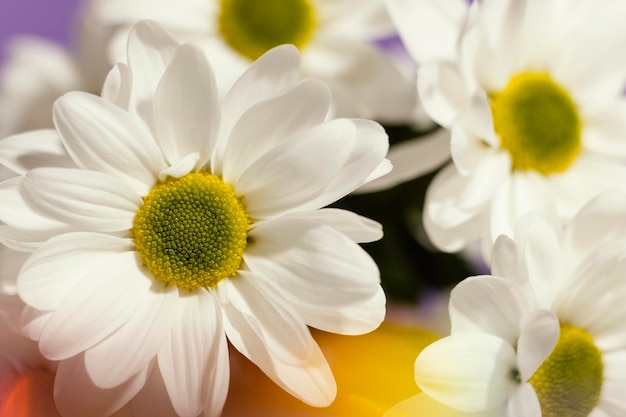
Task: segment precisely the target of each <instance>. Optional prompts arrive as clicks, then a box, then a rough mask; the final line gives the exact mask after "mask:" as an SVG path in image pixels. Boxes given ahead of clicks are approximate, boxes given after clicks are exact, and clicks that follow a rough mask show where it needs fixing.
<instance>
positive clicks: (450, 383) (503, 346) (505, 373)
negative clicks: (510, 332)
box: [415, 333, 517, 412]
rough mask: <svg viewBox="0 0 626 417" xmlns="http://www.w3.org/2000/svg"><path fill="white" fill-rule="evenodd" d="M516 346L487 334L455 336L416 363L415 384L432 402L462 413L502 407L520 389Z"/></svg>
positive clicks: (428, 350)
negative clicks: (514, 371) (510, 395)
mask: <svg viewBox="0 0 626 417" xmlns="http://www.w3.org/2000/svg"><path fill="white" fill-rule="evenodd" d="M515 367H516V362H515V351H514V350H513V347H512V346H511V345H509V344H508V343H506V342H505V341H504V340H502V339H500V338H499V337H496V336H493V335H490V334H487V333H456V334H452V335H450V336H448V337H445V338H443V339H440V340H438V341H436V342H434V343H433V344H431V345H430V346H427V347H426V348H425V349H424V350H423V351H422V352H421V353H420V354H419V356H418V357H417V359H416V360H415V381H416V382H417V385H419V387H420V388H421V389H422V391H424V392H425V393H426V394H428V395H429V396H430V397H432V398H433V399H435V400H437V401H439V402H441V403H443V404H445V405H447V406H449V407H453V408H456V409H459V410H462V411H467V412H478V411H481V410H487V409H492V408H496V407H499V406H502V405H503V404H504V403H505V401H506V399H507V397H508V396H509V394H510V393H511V392H512V391H513V390H514V389H515V387H516V386H517V382H516V381H515V379H514V378H513V377H512V373H511V371H512V370H513V369H515Z"/></svg>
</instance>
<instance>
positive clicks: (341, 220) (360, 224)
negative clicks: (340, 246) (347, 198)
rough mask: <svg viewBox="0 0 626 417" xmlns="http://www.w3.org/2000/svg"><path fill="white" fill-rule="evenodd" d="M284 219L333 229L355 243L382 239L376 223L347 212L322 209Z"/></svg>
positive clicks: (294, 214)
mask: <svg viewBox="0 0 626 417" xmlns="http://www.w3.org/2000/svg"><path fill="white" fill-rule="evenodd" d="M284 218H294V219H302V220H304V221H307V222H310V221H313V222H316V223H319V224H322V225H327V226H330V227H333V228H334V229H336V230H337V231H339V232H341V233H343V234H344V235H346V236H348V237H349V238H350V239H352V240H353V241H354V242H356V243H369V242H374V241H376V240H379V239H381V238H382V237H383V226H382V225H381V224H380V223H378V222H377V221H374V220H371V219H368V218H367V217H363V216H360V215H358V214H356V213H353V212H351V211H348V210H342V209H336V208H324V209H319V210H311V211H299V212H295V213H291V214H287V215H286V216H284Z"/></svg>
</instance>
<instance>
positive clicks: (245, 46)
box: [219, 0, 315, 60]
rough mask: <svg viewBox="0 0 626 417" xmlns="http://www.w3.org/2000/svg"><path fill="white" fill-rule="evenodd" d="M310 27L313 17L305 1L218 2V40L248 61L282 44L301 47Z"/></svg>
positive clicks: (309, 31) (231, 0)
mask: <svg viewBox="0 0 626 417" xmlns="http://www.w3.org/2000/svg"><path fill="white" fill-rule="evenodd" d="M314 28H315V15H314V12H313V8H312V7H311V5H310V4H309V2H308V1H307V0H264V1H259V0H222V1H221V8H220V14H219V30H220V33H221V34H222V37H223V38H224V40H225V41H226V43H228V44H229V45H230V46H231V47H232V48H233V49H235V50H236V51H237V52H239V53H240V54H241V55H243V56H245V57H246V58H249V59H251V60H255V59H257V58H258V57H260V56H261V55H263V54H264V53H265V52H267V51H268V50H270V49H271V48H273V47H275V46H278V45H282V44H293V45H295V46H297V47H298V48H302V47H303V46H304V45H305V44H306V43H307V41H308V40H309V38H310V37H311V34H312V33H313V30H314Z"/></svg>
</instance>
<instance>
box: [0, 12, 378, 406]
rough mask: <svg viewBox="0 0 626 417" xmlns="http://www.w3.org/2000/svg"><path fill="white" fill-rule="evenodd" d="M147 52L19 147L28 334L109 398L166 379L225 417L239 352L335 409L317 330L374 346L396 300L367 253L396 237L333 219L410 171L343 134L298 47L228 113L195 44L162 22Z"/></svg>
mask: <svg viewBox="0 0 626 417" xmlns="http://www.w3.org/2000/svg"><path fill="white" fill-rule="evenodd" d="M128 43H129V48H128V66H127V65H124V64H120V65H118V66H116V67H115V69H114V70H113V71H112V72H111V74H110V75H109V77H108V78H107V81H106V83H105V86H104V89H103V98H101V97H97V96H93V95H89V94H86V93H81V92H73V93H68V94H67V95H65V96H63V97H61V98H60V99H59V100H58V101H57V102H56V103H55V105H54V120H55V126H56V131H49V130H46V131H35V132H30V133H25V134H22V135H18V136H13V137H9V138H6V139H5V140H3V141H2V142H0V143H1V145H0V147H1V148H2V150H1V151H0V154H1V155H3V157H2V158H3V163H4V164H5V165H7V166H8V167H10V168H11V169H13V170H15V171H16V172H17V173H19V174H21V175H20V176H19V177H17V178H15V179H11V180H8V181H5V182H4V183H2V184H1V185H0V194H1V195H2V196H1V197H0V198H1V199H2V201H3V202H6V204H5V203H3V205H2V208H0V220H2V221H3V222H4V223H5V225H4V226H2V227H1V228H0V235H1V236H2V240H3V242H4V243H5V244H7V245H9V246H10V247H12V248H13V249H16V250H23V251H29V250H34V252H33V253H32V255H31V256H30V257H29V258H28V259H27V260H26V263H25V265H24V266H23V267H22V269H21V271H20V273H19V277H18V282H17V289H18V293H19V296H20V297H21V298H22V299H23V300H24V301H25V302H26V304H27V305H28V307H27V308H26V309H25V311H24V313H23V315H22V324H23V329H24V331H25V332H26V334H27V335H29V336H30V337H31V338H33V339H35V340H38V341H39V347H40V349H41V351H42V353H43V354H44V356H46V357H47V358H49V359H53V360H64V359H66V358H71V357H75V356H76V355H84V363H81V362H77V363H75V365H76V366H77V369H78V370H80V369H81V367H83V366H84V368H85V369H86V372H87V373H88V375H89V376H90V377H91V379H92V380H93V382H94V383H95V385H96V386H98V387H100V388H103V389H111V388H115V387H118V386H119V385H120V384H123V383H127V381H129V380H135V381H136V380H138V379H139V380H141V378H144V379H145V374H146V373H147V372H149V371H150V370H151V369H152V368H151V365H153V364H154V365H155V367H156V368H157V370H158V372H159V373H160V375H162V377H163V381H164V384H165V387H166V389H167V394H168V395H167V396H168V397H169V399H170V400H171V403H172V405H173V407H174V409H175V410H176V412H177V413H178V415H180V416H188V417H195V416H197V415H198V414H201V413H204V415H205V416H216V415H219V413H220V410H221V408H222V406H223V403H224V400H225V397H226V393H227V390H228V381H229V367H228V349H227V342H226V341H227V337H228V340H229V341H230V343H231V344H232V345H233V346H234V347H235V348H236V349H237V350H239V351H240V352H241V353H242V354H244V355H245V356H246V357H248V358H249V359H250V360H252V361H253V362H254V363H255V364H256V365H257V366H258V367H259V368H261V369H262V370H263V372H265V373H266V374H267V375H268V376H269V377H270V378H271V379H272V380H274V382H276V383H277V384H278V385H280V386H281V387H282V388H284V389H285V390H287V391H288V392H289V393H291V394H293V395H294V396H296V397H298V398H300V399H301V400H303V401H305V402H307V403H308V404H311V405H314V406H326V405H328V404H330V402H331V401H332V400H333V398H334V396H335V390H336V389H335V383H334V380H333V376H332V374H331V371H330V368H329V366H328V364H327V362H326V359H325V358H324V356H323V354H322V352H321V350H320V349H319V347H318V346H317V344H316V343H315V342H314V340H313V338H312V336H311V334H310V332H309V330H308V328H307V326H312V327H315V328H318V329H321V330H324V331H329V332H334V333H340V334H361V333H366V332H369V331H371V330H373V329H375V328H376V327H377V326H378V325H379V324H380V323H381V321H382V320H383V318H384V314H385V296H384V293H383V291H382V288H381V287H380V283H379V281H380V277H379V271H378V268H377V266H376V264H375V263H374V262H373V260H372V259H371V258H370V257H369V256H368V255H367V254H366V252H365V251H364V250H363V249H362V248H361V247H360V246H359V245H358V243H360V242H368V241H372V240H376V239H379V238H380V237H381V236H382V231H381V227H380V225H379V224H378V223H376V222H373V221H371V220H369V219H366V218H363V217H360V216H358V215H356V214H354V213H352V212H348V211H343V210H338V209H325V208H322V207H325V206H327V205H328V204H330V203H332V202H334V201H335V200H337V199H338V198H341V197H342V196H344V195H346V194H348V193H349V192H351V191H352V190H354V189H355V188H357V187H359V186H360V185H362V184H363V183H365V182H367V181H369V180H371V179H374V178H376V177H377V176H379V175H382V174H384V173H385V172H387V171H388V170H389V169H390V166H389V164H388V161H386V160H385V154H386V152H387V148H388V142H387V136H386V134H385V133H384V130H383V129H382V127H381V126H380V125H378V124H377V123H375V122H371V121H368V120H361V119H358V120H357V119H354V120H351V119H333V120H326V115H327V112H328V109H329V106H330V93H329V90H328V88H327V86H326V85H325V84H324V83H323V82H321V81H319V80H317V79H305V80H300V79H299V54H298V51H297V49H296V48H294V47H293V46H289V45H285V46H282V47H278V48H275V49H272V50H271V51H269V52H268V53H267V54H265V55H263V56H262V57H261V58H259V59H258V60H257V61H256V62H255V63H254V64H253V65H252V66H251V67H250V68H249V69H248V70H247V71H246V72H244V74H243V75H242V76H241V78H240V79H239V80H238V81H237V82H236V83H235V84H234V85H233V88H232V89H231V90H230V91H229V93H228V94H227V95H226V96H225V97H224V99H223V100H222V101H220V99H219V96H218V93H217V87H216V82H215V79H214V76H213V73H212V70H211V66H210V65H209V63H208V61H207V59H206V56H205V55H204V54H203V53H202V52H201V51H200V50H199V49H198V48H196V47H195V46H192V45H190V44H184V45H182V46H179V45H178V44H177V43H176V42H175V41H174V40H173V39H172V38H171V37H169V36H168V35H167V34H166V33H165V32H164V31H163V30H162V29H160V27H158V26H157V25H155V24H153V23H140V24H138V25H137V26H136V27H135V28H134V30H133V31H132V32H131V35H130V38H129V41H128ZM43 154H47V155H48V157H47V158H46V160H47V159H50V161H51V162H49V163H48V164H49V166H41V160H42V159H41V158H42V157H43V156H42V155H43ZM52 155H54V156H55V157H51V156H52ZM30 164H32V165H31V166H30V167H29V165H30ZM77 372H78V371H77ZM139 388H141V384H140V383H137V384H135V385H133V389H139ZM129 389H130V388H129ZM128 392H129V391H128V390H126V391H125V393H126V394H127V393H128ZM143 415H150V414H143Z"/></svg>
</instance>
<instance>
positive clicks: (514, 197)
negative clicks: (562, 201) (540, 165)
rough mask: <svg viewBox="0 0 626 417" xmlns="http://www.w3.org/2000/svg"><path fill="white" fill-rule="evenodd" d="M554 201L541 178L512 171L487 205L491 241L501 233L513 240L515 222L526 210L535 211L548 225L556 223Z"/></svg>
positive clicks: (528, 172) (528, 173)
mask: <svg viewBox="0 0 626 417" xmlns="http://www.w3.org/2000/svg"><path fill="white" fill-rule="evenodd" d="M554 199H555V197H554V193H553V192H551V190H550V188H549V187H548V186H547V185H546V182H545V180H544V177H543V176H540V175H538V174H536V173H534V172H530V171H525V172H522V171H516V172H514V173H513V174H511V175H510V176H508V178H507V179H506V181H503V182H502V185H501V186H500V188H498V190H497V191H496V193H495V195H494V197H493V200H492V202H491V208H490V216H489V217H490V220H489V229H490V238H491V242H494V241H495V240H496V238H497V237H498V236H500V235H502V234H504V235H507V236H510V237H513V236H514V235H515V230H516V227H517V223H518V221H519V219H520V218H521V217H522V215H523V214H524V213H527V212H529V211H536V212H538V213H539V214H541V215H543V216H545V217H546V219H547V220H548V221H550V222H554V221H557V217H556V212H555V206H554ZM555 224H557V223H555Z"/></svg>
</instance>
